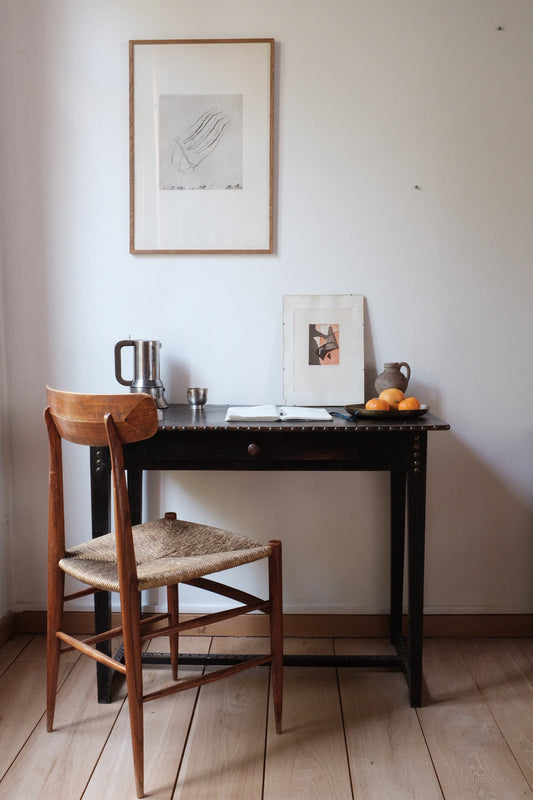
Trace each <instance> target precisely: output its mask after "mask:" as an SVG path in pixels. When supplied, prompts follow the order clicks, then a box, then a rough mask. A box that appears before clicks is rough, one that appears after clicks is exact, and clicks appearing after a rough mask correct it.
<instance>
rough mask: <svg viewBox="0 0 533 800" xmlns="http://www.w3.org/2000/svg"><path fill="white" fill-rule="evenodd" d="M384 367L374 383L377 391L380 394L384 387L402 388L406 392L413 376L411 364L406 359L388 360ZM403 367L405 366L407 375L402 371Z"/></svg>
mask: <svg viewBox="0 0 533 800" xmlns="http://www.w3.org/2000/svg"><path fill="white" fill-rule="evenodd" d="M383 367H384V369H383V372H382V373H381V375H378V377H377V378H376V381H375V383H374V386H375V387H376V392H377V393H378V394H379V393H380V392H382V391H383V390H384V389H400V390H401V391H402V392H405V390H406V389H407V384H408V383H409V378H410V377H411V367H410V366H409V364H408V363H407V362H406V361H386V362H385V364H384V365H383ZM402 367H405V371H406V373H407V375H405V374H404V373H403V372H402V369H401V368H402Z"/></svg>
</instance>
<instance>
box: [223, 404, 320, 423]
mask: <svg viewBox="0 0 533 800" xmlns="http://www.w3.org/2000/svg"><path fill="white" fill-rule="evenodd" d="M285 419H286V420H325V421H327V420H330V419H331V414H329V413H328V412H327V411H326V409H325V408H304V407H302V406H274V405H264V406H231V407H230V408H228V410H227V412H226V422H247V421H248V422H277V421H279V420H285Z"/></svg>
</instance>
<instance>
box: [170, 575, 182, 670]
mask: <svg viewBox="0 0 533 800" xmlns="http://www.w3.org/2000/svg"><path fill="white" fill-rule="evenodd" d="M167 608H168V614H169V623H170V624H171V625H177V624H178V622H179V584H177V583H175V584H174V585H173V586H167ZM168 638H169V644H170V664H171V667H172V680H174V681H177V680H178V657H179V656H178V653H179V633H178V632H177V631H176V633H171V634H170V636H169V637H168Z"/></svg>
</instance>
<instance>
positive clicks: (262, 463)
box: [125, 430, 409, 470]
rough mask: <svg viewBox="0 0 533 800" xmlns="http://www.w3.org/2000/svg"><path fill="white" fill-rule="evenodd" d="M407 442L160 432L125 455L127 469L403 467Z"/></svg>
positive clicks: (317, 435) (255, 433) (352, 435)
mask: <svg viewBox="0 0 533 800" xmlns="http://www.w3.org/2000/svg"><path fill="white" fill-rule="evenodd" d="M391 436H394V440H393V441H389V438H390V437H391ZM408 438H409V437H407V436H399V437H398V435H397V434H387V433H380V434H379V435H374V434H366V433H365V434H362V435H358V434H356V433H353V432H350V433H342V434H340V433H339V434H334V435H331V433H329V434H326V433H324V434H322V433H321V432H318V433H317V432H316V431H314V432H306V431H272V432H265V431H260V430H257V431H253V430H250V431H225V430H224V431H220V430H215V431H212V430H211V431H210V430H196V431H187V430H185V431H164V432H160V433H158V434H156V436H155V437H154V438H153V439H150V440H147V441H145V442H139V443H137V444H134V445H127V447H126V448H125V457H126V466H127V467H129V468H138V469H207V470H209V469H213V470H216V469H222V470H321V469H327V470H363V469H378V470H380V469H382V470H387V469H407V468H408V450H409V446H408V441H407V440H408ZM399 445H400V446H399Z"/></svg>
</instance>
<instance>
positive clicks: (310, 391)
mask: <svg viewBox="0 0 533 800" xmlns="http://www.w3.org/2000/svg"><path fill="white" fill-rule="evenodd" d="M363 303H364V298H363V296H362V295H357V294H345V295H341V294H337V295H286V296H285V297H284V298H283V393H284V402H285V403H286V404H287V405H289V404H296V405H308V406H316V405H330V406H339V405H340V406H343V405H347V404H351V403H363V402H364V394H365V385H364V384H365V367H364V319H363V307H364V305H363Z"/></svg>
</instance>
